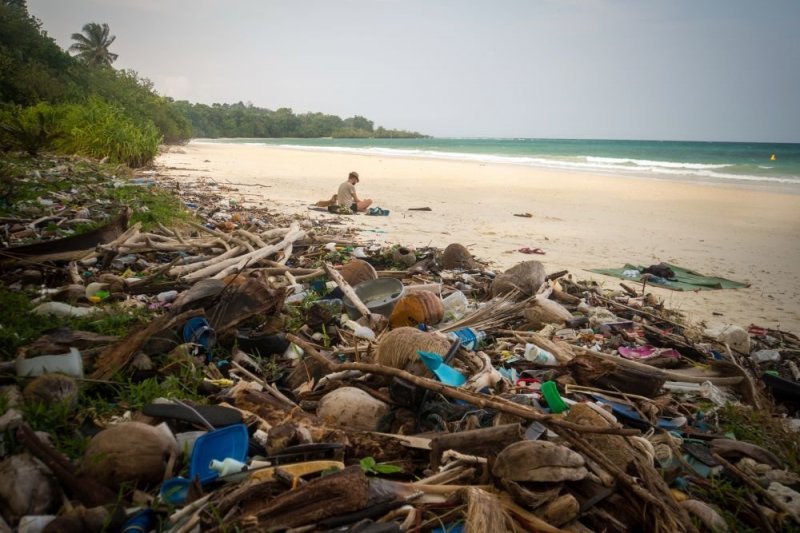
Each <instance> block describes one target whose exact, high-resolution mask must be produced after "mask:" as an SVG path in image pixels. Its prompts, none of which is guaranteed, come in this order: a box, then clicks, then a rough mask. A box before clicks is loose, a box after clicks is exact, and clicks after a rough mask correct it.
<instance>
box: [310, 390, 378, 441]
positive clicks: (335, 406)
mask: <svg viewBox="0 0 800 533" xmlns="http://www.w3.org/2000/svg"><path fill="white" fill-rule="evenodd" d="M388 411H389V406H388V405H386V404H385V403H383V402H382V401H380V400H378V399H375V398H373V397H372V396H370V395H369V394H367V393H366V392H364V391H362V390H361V389H357V388H355V387H341V388H338V389H336V390H335V391H333V392H329V393H328V394H326V395H325V396H323V397H322V399H321V400H320V401H319V405H318V406H317V416H318V417H320V418H321V419H323V420H325V421H326V422H328V423H332V424H333V425H336V426H339V427H345V428H351V429H357V430H362V431H375V430H376V429H377V428H378V423H379V422H380V419H381V418H382V417H383V416H385V415H386V413H387V412H388Z"/></svg>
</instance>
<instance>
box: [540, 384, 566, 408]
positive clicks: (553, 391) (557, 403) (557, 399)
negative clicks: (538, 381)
mask: <svg viewBox="0 0 800 533" xmlns="http://www.w3.org/2000/svg"><path fill="white" fill-rule="evenodd" d="M542 394H544V399H545V400H546V401H547V405H548V407H550V411H551V412H553V413H563V412H564V411H566V410H567V409H569V406H568V405H567V404H566V403H564V400H563V399H561V395H560V394H559V393H558V386H556V382H555V381H545V382H544V383H542Z"/></svg>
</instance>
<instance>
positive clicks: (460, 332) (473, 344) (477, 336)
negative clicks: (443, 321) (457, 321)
mask: <svg viewBox="0 0 800 533" xmlns="http://www.w3.org/2000/svg"><path fill="white" fill-rule="evenodd" d="M447 337H448V338H450V340H456V339H459V340H460V341H461V346H463V347H464V348H466V349H467V350H474V349H475V348H477V347H478V345H479V344H480V343H481V342H483V340H484V339H485V338H486V333H484V332H483V331H478V330H477V329H473V328H461V329H457V330H455V331H451V332H450V333H448V334H447Z"/></svg>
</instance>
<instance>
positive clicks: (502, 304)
mask: <svg viewBox="0 0 800 533" xmlns="http://www.w3.org/2000/svg"><path fill="white" fill-rule="evenodd" d="M519 297H520V293H519V292H518V291H511V292H507V293H505V294H502V295H500V296H495V297H494V298H492V299H491V300H489V301H488V302H486V303H485V304H483V305H481V306H480V307H479V308H478V309H476V310H475V311H473V312H472V313H470V314H468V315H466V316H464V317H463V318H461V319H459V320H457V321H455V322H451V323H450V324H447V325H446V326H445V327H443V328H441V329H440V330H439V331H441V332H443V333H446V332H448V331H454V330H456V329H460V328H466V327H470V328H476V329H492V328H499V327H501V326H503V325H504V324H505V323H506V322H508V321H509V320H512V319H514V318H518V317H520V316H522V311H523V310H524V309H525V308H526V307H527V306H528V305H529V304H530V302H531V301H532V300H533V297H529V298H525V299H523V300H520V301H516V299H517V298H519Z"/></svg>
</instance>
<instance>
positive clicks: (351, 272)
mask: <svg viewBox="0 0 800 533" xmlns="http://www.w3.org/2000/svg"><path fill="white" fill-rule="evenodd" d="M336 270H338V271H339V273H340V274H341V275H342V277H343V278H344V280H345V281H346V282H347V283H348V284H350V286H351V287H355V286H356V285H358V284H359V283H361V282H362V281H369V280H371V279H378V273H377V272H375V269H374V268H373V267H372V265H370V264H369V263H367V262H366V261H364V260H362V259H356V258H352V259H350V261H348V262H347V263H345V264H343V265H342V266H341V267H338V268H337V269H336Z"/></svg>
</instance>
